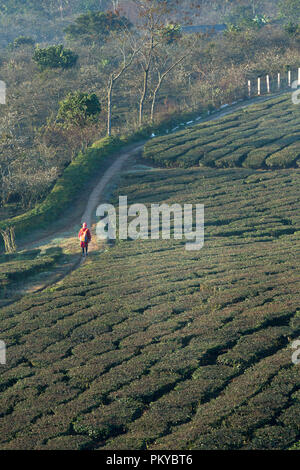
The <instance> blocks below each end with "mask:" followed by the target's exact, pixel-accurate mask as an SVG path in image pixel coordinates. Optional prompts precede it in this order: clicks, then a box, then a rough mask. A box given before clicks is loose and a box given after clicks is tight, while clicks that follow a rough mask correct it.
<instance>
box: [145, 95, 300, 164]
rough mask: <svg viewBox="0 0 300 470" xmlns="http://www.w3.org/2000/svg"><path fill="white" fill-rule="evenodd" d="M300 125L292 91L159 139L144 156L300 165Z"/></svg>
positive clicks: (169, 160) (173, 160) (193, 161)
mask: <svg viewBox="0 0 300 470" xmlns="http://www.w3.org/2000/svg"><path fill="white" fill-rule="evenodd" d="M299 129H300V106H299V105H298V106H296V105H295V104H293V102H292V99H291V95H290V94H289V95H284V96H279V97H276V98H274V99H272V100H268V101H265V102H263V103H258V104H255V105H252V106H249V107H246V108H244V109H240V110H238V111H236V112H235V113H233V114H230V115H228V116H225V117H223V118H221V119H218V120H217V121H208V122H205V123H203V124H199V125H197V126H193V127H190V128H188V129H185V130H182V131H180V132H177V133H173V134H169V135H167V136H164V137H159V138H156V139H153V140H152V141H150V142H148V144H147V145H146V147H145V152H144V157H145V158H147V159H148V160H152V161H153V162H154V163H156V164H158V165H160V166H165V167H183V168H189V167H192V166H198V165H199V166H209V167H216V168H227V167H245V168H257V169H258V168H263V169H274V168H290V167H298V166H300V143H299V139H300V130H299Z"/></svg>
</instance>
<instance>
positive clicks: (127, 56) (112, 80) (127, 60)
mask: <svg viewBox="0 0 300 470" xmlns="http://www.w3.org/2000/svg"><path fill="white" fill-rule="evenodd" d="M120 51H121V54H122V61H121V64H120V65H119V67H118V68H117V70H115V71H114V72H112V73H111V74H110V76H109V79H108V86H107V135H108V136H111V117H112V93H113V89H114V86H115V84H116V83H117V81H118V80H119V79H120V78H121V77H122V75H124V73H125V72H126V70H128V69H129V67H130V66H131V64H132V63H133V60H134V58H135V56H136V54H137V52H138V50H137V49H135V48H134V47H133V49H132V50H131V53H128V52H127V48H126V43H123V44H120Z"/></svg>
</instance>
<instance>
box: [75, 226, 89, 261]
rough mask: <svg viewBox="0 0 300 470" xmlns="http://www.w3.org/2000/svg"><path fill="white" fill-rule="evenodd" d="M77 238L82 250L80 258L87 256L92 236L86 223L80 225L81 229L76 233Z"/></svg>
mask: <svg viewBox="0 0 300 470" xmlns="http://www.w3.org/2000/svg"><path fill="white" fill-rule="evenodd" d="M78 238H79V240H80V246H81V248H82V256H84V255H85V256H87V255H88V250H89V243H90V241H91V239H92V236H91V232H90V230H89V229H88V226H87V224H86V223H84V224H82V228H81V229H80V230H79V233H78Z"/></svg>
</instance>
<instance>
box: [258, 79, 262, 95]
mask: <svg viewBox="0 0 300 470" xmlns="http://www.w3.org/2000/svg"><path fill="white" fill-rule="evenodd" d="M260 93H261V84H260V77H258V79H257V94H258V96H260Z"/></svg>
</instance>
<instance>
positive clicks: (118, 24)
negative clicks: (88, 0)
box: [65, 11, 131, 43]
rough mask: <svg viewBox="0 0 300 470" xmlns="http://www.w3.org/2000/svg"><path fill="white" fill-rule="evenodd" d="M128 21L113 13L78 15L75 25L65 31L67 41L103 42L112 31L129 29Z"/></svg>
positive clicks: (90, 12)
mask: <svg viewBox="0 0 300 470" xmlns="http://www.w3.org/2000/svg"><path fill="white" fill-rule="evenodd" d="M130 27H131V23H130V21H129V20H128V19H127V18H125V17H124V16H120V15H118V14H116V13H113V12H110V11H108V12H99V11H98V12H92V11H89V12H88V13H84V14H82V15H79V16H78V17H77V18H76V20H75V23H73V24H71V25H69V26H68V27H67V28H66V29H65V32H66V35H67V37H68V38H69V39H80V40H82V41H86V42H91V41H92V42H97V43H99V42H103V41H105V40H106V39H107V37H108V36H109V35H110V33H111V32H113V31H122V30H124V29H125V28H130Z"/></svg>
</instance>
